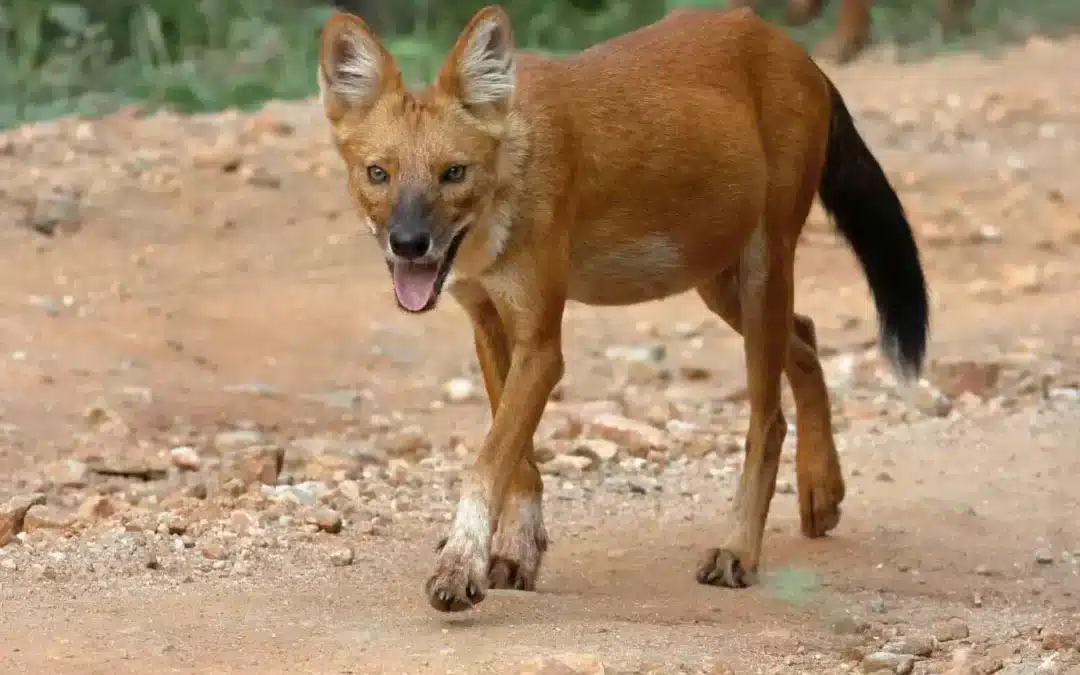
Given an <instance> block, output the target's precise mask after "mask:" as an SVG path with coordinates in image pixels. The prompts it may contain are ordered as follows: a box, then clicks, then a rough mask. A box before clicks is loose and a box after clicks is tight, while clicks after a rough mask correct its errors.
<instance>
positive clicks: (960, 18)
mask: <svg viewBox="0 0 1080 675" xmlns="http://www.w3.org/2000/svg"><path fill="white" fill-rule="evenodd" d="M758 1H759V0H728V7H729V8H732V9H735V8H740V7H754V6H756V5H757V4H758ZM825 2H826V0H788V4H787V12H786V19H787V22H788V23H790V24H792V25H794V26H801V25H804V24H807V23H809V22H811V21H813V20H814V19H816V18H817V17H818V16H820V15H821V11H822V9H824V8H825ZM870 3H871V0H841V2H840V13H839V16H838V17H837V20H836V28H835V29H834V30H833V33H832V35H831V36H830V37H829V38H828V39H827V40H826V41H825V42H824V43H822V45H821V46H820V47H819V48H818V54H819V55H821V56H824V57H828V58H831V59H834V60H836V61H838V62H840V63H844V62H847V61H850V60H851V59H853V58H855V57H856V56H857V55H858V54H859V53H860V52H861V51H862V50H863V49H865V48H866V45H867V44H868V43H869V42H870ZM974 5H975V0H938V6H937V20H938V25H939V26H940V28H941V31H942V33H943V34H946V35H948V34H950V33H952V32H954V31H956V30H958V29H959V28H960V27H961V25H962V24H963V22H964V19H965V18H966V16H967V15H968V13H969V12H970V11H971V8H972V7H974Z"/></svg>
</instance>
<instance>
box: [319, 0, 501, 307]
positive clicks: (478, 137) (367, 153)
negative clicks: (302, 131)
mask: <svg viewBox="0 0 1080 675" xmlns="http://www.w3.org/2000/svg"><path fill="white" fill-rule="evenodd" d="M512 50H513V36H512V32H511V28H510V21H509V17H507V15H506V13H505V12H504V11H503V10H502V9H501V8H499V7H497V6H491V7H487V8H484V9H482V10H480V11H479V12H478V13H477V14H476V15H475V16H474V17H473V18H472V20H471V21H470V22H469V24H468V25H467V26H466V27H465V29H464V30H463V31H462V33H461V35H460V36H459V37H458V40H457V42H456V44H455V45H454V47H453V49H452V50H451V52H450V54H449V55H448V57H447V59H446V62H445V64H444V65H443V67H442V69H441V71H440V73H439V75H438V77H437V79H436V80H435V82H434V83H433V84H432V85H431V86H429V87H427V88H426V89H424V90H423V91H420V92H411V91H409V90H408V89H407V88H406V87H405V85H404V82H403V81H402V76H401V72H400V71H399V70H398V67H397V65H396V63H395V61H394V58H393V56H391V55H390V52H389V51H387V50H386V49H385V48H384V47H383V46H382V44H381V43H380V41H379V40H378V39H377V38H376V37H375V35H373V34H372V33H371V31H370V30H368V27H367V26H366V25H365V24H364V22H363V20H361V19H360V18H359V17H356V16H353V15H351V14H345V13H339V14H336V15H334V16H333V17H332V18H331V19H330V20H329V22H327V24H326V26H325V27H324V28H323V33H322V38H321V44H320V55H319V89H320V94H321V97H322V103H323V107H324V108H325V112H326V117H327V119H328V120H329V121H330V124H331V126H332V128H333V136H334V141H335V143H336V145H337V148H338V151H339V152H340V154H341V157H342V158H343V159H344V161H345V166H346V169H347V171H348V188H349V192H350V194H351V195H352V197H353V200H354V201H355V203H356V206H357V208H358V210H359V211H360V215H361V218H362V219H364V220H365V221H366V222H367V225H368V227H369V229H370V230H371V232H372V234H374V235H375V237H376V239H377V240H378V242H379V245H380V247H381V248H382V251H383V254H384V256H385V257H386V261H387V266H388V267H389V269H390V275H391V277H392V280H393V285H394V294H395V296H396V297H397V302H398V305H399V306H400V307H401V308H402V309H404V310H406V311H409V312H423V311H427V310H429V309H431V308H432V307H434V306H435V303H436V301H437V300H438V297H439V294H440V292H441V291H442V286H443V283H444V282H445V281H446V278H447V274H449V272H450V269H451V266H453V265H454V263H455V260H458V261H459V262H460V263H461V264H466V263H467V264H469V265H470V266H477V265H480V266H482V265H483V264H485V263H484V261H483V260H482V258H483V257H484V255H487V256H488V257H489V258H490V257H491V256H492V255H495V254H497V252H493V250H492V249H493V247H497V246H498V241H497V238H498V237H503V236H505V233H500V232H496V231H495V229H494V228H500V227H501V228H504V229H505V227H507V225H506V223H504V222H495V221H499V220H500V219H499V218H498V217H497V212H500V209H499V206H498V204H497V203H496V199H497V198H498V196H499V195H500V193H501V192H503V190H502V188H503V186H504V185H505V184H506V183H507V180H508V176H507V174H508V172H509V171H510V170H511V166H510V165H511V164H513V161H512V160H511V159H510V158H508V156H507V154H508V149H507V146H508V136H509V135H510V127H511V126H512V125H511V121H512V105H513V95H514V82H515V81H514V62H513V55H512ZM485 252H486V253H485Z"/></svg>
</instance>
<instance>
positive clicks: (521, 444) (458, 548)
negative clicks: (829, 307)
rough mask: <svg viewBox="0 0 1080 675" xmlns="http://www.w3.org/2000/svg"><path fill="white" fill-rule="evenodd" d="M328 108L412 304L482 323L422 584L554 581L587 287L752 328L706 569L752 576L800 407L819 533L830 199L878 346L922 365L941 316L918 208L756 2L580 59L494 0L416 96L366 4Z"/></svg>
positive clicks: (461, 598) (329, 42)
mask: <svg viewBox="0 0 1080 675" xmlns="http://www.w3.org/2000/svg"><path fill="white" fill-rule="evenodd" d="M318 78H319V85H320V91H321V98H322V104H323V107H324V110H325V114H326V117H327V119H328V121H329V126H330V128H331V130H332V134H331V136H332V138H333V142H334V143H335V144H336V146H337V149H338V151H339V153H340V156H341V158H342V159H343V161H344V165H345V168H346V170H347V175H348V190H349V193H350V194H351V195H352V197H353V199H354V201H355V203H356V206H357V207H358V209H359V213H360V216H361V218H362V219H363V221H364V222H365V223H366V224H367V226H368V228H369V229H370V231H371V233H372V235H373V236H374V238H375V240H376V241H377V242H378V245H379V247H380V249H381V251H382V253H383V255H384V257H385V260H386V265H387V268H388V269H389V273H390V279H391V284H392V286H393V292H394V295H395V298H396V300H397V304H398V306H399V307H400V308H401V309H402V310H404V311H406V312H413V313H420V312H427V311H430V310H431V309H433V308H435V307H436V306H437V304H438V302H439V299H440V297H441V294H442V292H443V291H444V290H447V291H448V292H449V293H450V294H451V295H452V296H453V297H454V299H455V300H456V301H457V302H458V303H460V305H461V306H462V307H463V308H464V309H465V311H466V312H467V314H468V316H469V317H470V319H471V322H472V326H473V340H474V343H475V348H476V354H477V358H478V360H479V363H480V367H481V370H482V372H483V378H484V384H485V387H486V390H487V394H488V398H489V400H490V404H491V412H492V422H491V427H490V429H489V430H488V433H487V436H486V438H485V439H484V442H483V444H482V446H481V447H480V448H479V449H478V450H477V452H476V455H475V458H474V460H473V462H472V464H471V466H470V467H469V468H468V469H467V470H466V472H465V474H464V476H463V480H462V488H461V494H460V497H459V501H458V504H457V511H456V515H455V517H454V520H453V523H452V525H451V527H450V531H449V534H448V536H447V537H446V538H445V539H443V540H442V542H440V544H439V546H438V547H437V550H436V555H435V564H434V569H433V571H432V573H431V574H430V576H429V577H428V578H427V580H426V582H425V584H424V591H425V593H426V595H427V597H428V601H429V602H430V603H431V605H432V606H433V607H435V608H436V609H437V610H441V611H449V612H453V611H460V610H464V609H467V608H469V607H472V606H474V605H476V604H477V603H479V602H480V601H481V600H483V599H484V596H485V593H486V591H487V590H488V589H489V588H492V587H495V588H506V587H509V588H516V589H523V590H532V589H535V587H536V580H537V575H538V573H539V570H540V564H541V559H542V558H543V556H544V552H545V550H546V549H547V542H548V537H547V533H546V530H545V527H544V523H543V516H542V508H541V507H542V492H543V482H542V481H541V477H540V472H539V471H538V469H537V464H536V458H535V456H534V453H533V441H532V438H533V434H534V431H535V430H536V427H537V424H538V423H539V421H540V418H541V415H542V413H543V411H544V408H545V405H546V402H547V400H548V397H549V395H550V393H551V391H552V389H553V388H554V386H555V385H556V383H557V382H558V381H559V380H560V378H561V377H562V375H563V351H562V344H561V341H562V340H561V339H562V316H563V309H564V307H565V306H566V303H567V301H568V300H574V301H577V302H581V303H585V304H590V305H597V306H602V305H607V306H616V305H624V306H625V305H631V304H635V303H641V302H645V301H649V300H657V299H661V298H665V297H668V296H671V295H674V294H676V293H681V292H683V291H687V290H690V289H695V290H696V291H697V293H698V295H699V296H700V297H701V299H702V301H703V302H704V304H705V306H706V307H708V309H709V310H711V311H712V312H713V313H714V314H716V315H717V316H719V317H720V318H721V319H722V320H723V321H725V322H726V323H727V324H729V325H730V326H731V327H732V328H733V329H734V330H736V331H737V332H739V333H740V334H741V335H742V337H743V344H744V350H745V359H746V370H747V380H748V394H749V395H748V398H749V406H750V424H749V432H748V434H747V436H746V447H745V462H744V466H743V470H742V472H741V476H740V478H739V483H738V488H737V492H736V495H735V499H734V506H733V508H732V510H731V512H730V513H729V514H728V522H727V526H726V528H725V529H724V530H721V532H719V533H718V535H717V537H718V538H717V545H716V546H715V547H714V548H711V549H709V550H708V551H705V552H704V554H703V556H702V558H701V561H700V563H699V565H698V567H697V573H696V574H697V579H698V581H700V582H701V583H703V584H713V585H717V586H726V587H731V588H738V587H744V586H748V585H750V584H752V583H754V581H755V577H756V574H757V572H758V566H759V562H760V561H761V549H762V538H763V533H764V526H765V522H766V518H767V516H768V511H769V505H770V501H771V499H772V496H773V491H774V485H775V482H776V474H777V468H778V465H779V461H780V450H781V444H782V443H783V440H784V437H785V434H786V433H787V423H786V422H785V420H784V416H783V414H782V412H781V406H780V401H781V398H780V387H781V380H782V377H781V375H782V374H783V373H786V374H787V378H788V380H789V382H790V384H791V386H792V389H793V392H794V396H795V401H796V414H797V419H796V422H797V427H796V428H797V432H798V443H797V447H796V473H797V484H798V497H799V512H800V520H801V529H802V532H803V534H805V535H806V536H808V537H820V536H823V535H825V533H827V532H828V531H830V530H832V529H833V528H834V527H836V525H837V523H838V522H839V518H840V503H841V501H842V500H843V498H844V479H843V475H842V472H841V466H840V459H839V457H838V456H837V452H836V447H835V445H834V443H833V431H832V422H831V418H830V410H829V394H828V391H827V389H826V385H825V380H824V377H823V375H822V369H821V364H820V363H819V360H818V355H817V339H816V337H815V331H814V323H813V321H812V320H811V319H810V317H808V316H803V315H800V314H795V313H794V308H793V295H794V276H793V267H794V258H795V247H796V242H797V241H798V239H799V235H800V233H801V230H802V228H803V224H804V222H805V221H806V218H807V214H808V213H809V211H810V207H811V203H812V202H813V199H814V195H815V193H817V195H818V196H819V197H820V199H821V202H822V203H823V205H824V207H825V209H826V210H827V211H828V212H829V213H831V214H832V217H833V219H834V220H835V222H836V225H837V226H838V229H839V231H840V233H841V234H842V235H843V236H844V238H845V239H846V241H847V242H848V243H849V244H850V247H851V248H852V249H853V250H854V253H855V256H856V258H857V259H858V261H859V263H860V264H861V266H862V270H863V272H864V274H865V276H866V278H867V280H868V282H869V286H870V290H871V292H872V295H873V298H874V301H875V303H876V307H877V311H878V316H879V320H880V324H881V325H880V329H881V343H882V347H883V351H884V353H885V354H887V355H888V357H889V358H890V360H891V361H892V363H893V364H894V366H895V368H896V369H897V372H898V373H900V374H901V375H902V376H904V377H912V376H915V375H917V374H918V373H919V371H920V368H921V366H922V362H923V358H924V353H925V351H926V340H927V331H928V325H929V316H928V311H929V310H928V301H927V290H926V284H925V280H924V277H923V271H922V267H921V263H920V258H919V251H918V249H917V246H916V243H915V241H914V238H913V236H912V232H911V228H910V226H909V224H908V221H907V219H906V217H905V215H904V209H903V207H902V205H901V203H900V201H899V199H898V197H897V195H896V193H895V192H894V191H893V188H892V187H891V186H890V184H889V181H888V179H887V177H886V175H885V173H884V172H883V170H882V168H881V166H880V165H879V164H878V161H877V160H876V159H875V157H874V155H873V154H871V152H870V150H869V149H868V148H867V146H866V144H865V143H864V141H863V140H862V138H861V137H860V135H859V133H858V132H857V130H856V128H855V126H854V124H853V122H852V117H851V114H850V113H849V112H848V109H847V107H846V106H845V104H844V101H843V99H842V98H841V96H840V94H839V92H838V91H837V89H836V87H835V86H834V85H833V84H832V82H831V81H830V80H829V79H828V78H827V77H826V75H825V74H824V73H823V72H822V71H821V70H820V69H819V68H818V67H817V66H816V65H815V64H814V62H813V61H812V60H811V58H810V57H809V56H808V55H807V53H806V52H805V51H804V50H803V49H802V48H801V47H799V46H798V44H797V43H795V42H794V41H792V40H791V39H790V38H789V37H787V35H785V34H784V33H783V32H782V31H781V30H780V29H779V28H777V27H775V26H772V25H770V24H769V23H768V22H766V21H764V20H761V19H759V18H757V17H756V16H755V15H754V13H753V12H752V11H751V10H749V9H744V10H737V11H730V12H729V11H716V10H707V9H692V10H681V11H676V12H673V13H671V14H669V15H667V16H666V17H665V18H663V19H661V20H659V21H657V22H656V23H654V24H651V25H649V26H646V27H643V28H641V29H639V30H636V31H633V32H631V33H628V34H626V35H623V36H620V37H617V38H615V39H612V40H610V41H607V42H604V43H601V44H597V45H595V46H593V47H591V48H589V49H586V50H584V51H582V52H579V53H577V54H576V55H572V56H569V57H565V58H561V59H554V58H548V57H546V56H542V55H538V54H532V53H528V52H525V51H518V50H516V49H515V47H514V39H513V32H512V28H511V23H510V20H509V18H508V16H507V14H506V13H505V11H504V10H503V9H501V8H500V7H499V6H495V5H493V6H488V7H486V8H484V9H482V10H480V11H479V12H477V13H476V14H475V15H474V16H473V18H472V19H471V20H470V21H469V23H468V24H467V25H466V26H465V28H464V29H463V31H462V32H461V34H460V35H459V37H458V39H457V41H456V43H455V44H454V46H453V48H452V49H451V50H450V53H449V55H448V56H447V57H446V60H445V63H444V64H443V66H442V68H441V70H440V72H439V73H438V75H437V77H436V79H435V81H434V83H433V84H431V85H429V86H427V87H426V88H424V89H423V90H422V91H410V90H409V89H407V88H406V86H405V85H404V83H403V81H402V75H401V72H400V70H399V69H398V67H397V65H396V64H395V61H394V58H393V57H392V56H391V54H390V53H389V52H388V51H387V50H386V49H385V48H384V47H383V46H382V44H381V43H380V41H379V40H378V39H377V37H376V36H375V35H373V34H372V33H371V31H369V30H368V28H367V27H366V26H365V24H364V22H363V21H362V20H361V19H359V18H358V17H356V16H352V15H349V14H345V13H339V14H337V15H335V16H333V17H332V18H331V19H330V20H329V22H328V23H327V24H326V25H325V26H324V29H323V32H322V36H321V45H320V65H319V70H318Z"/></svg>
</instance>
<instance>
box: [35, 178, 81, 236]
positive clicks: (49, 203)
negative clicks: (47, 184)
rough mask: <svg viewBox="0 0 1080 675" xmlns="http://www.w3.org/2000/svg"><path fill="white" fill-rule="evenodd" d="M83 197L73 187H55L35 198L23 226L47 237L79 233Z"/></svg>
mask: <svg viewBox="0 0 1080 675" xmlns="http://www.w3.org/2000/svg"><path fill="white" fill-rule="evenodd" d="M81 200H82V196H81V195H80V194H79V191H78V190H77V189H75V188H73V187H70V186H65V185H55V186H53V187H51V188H50V189H48V190H45V191H42V192H39V193H38V194H36V195H35V196H34V201H33V202H32V203H31V205H30V210H29V211H28V212H27V214H26V217H25V219H24V220H23V225H24V226H26V227H28V228H30V229H32V230H34V231H35V232H38V233H39V234H43V235H45V236H47V237H51V236H54V235H55V234H57V233H61V234H71V233H74V232H76V231H78V229H79V226H80V225H81V220H82V216H81V213H80V211H81V210H82V207H81Z"/></svg>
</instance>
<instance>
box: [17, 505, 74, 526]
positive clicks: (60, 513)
mask: <svg viewBox="0 0 1080 675" xmlns="http://www.w3.org/2000/svg"><path fill="white" fill-rule="evenodd" d="M74 524H75V514H73V513H71V512H69V511H64V510H62V509H58V508H56V507H53V506H46V505H44V504H38V505H35V506H31V507H30V509H29V510H28V511H27V512H26V516H25V517H24V518H23V531H24V532H35V531H37V530H61V531H62V530H66V529H68V528H69V527H71V526H72V525H74Z"/></svg>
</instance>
